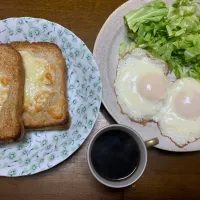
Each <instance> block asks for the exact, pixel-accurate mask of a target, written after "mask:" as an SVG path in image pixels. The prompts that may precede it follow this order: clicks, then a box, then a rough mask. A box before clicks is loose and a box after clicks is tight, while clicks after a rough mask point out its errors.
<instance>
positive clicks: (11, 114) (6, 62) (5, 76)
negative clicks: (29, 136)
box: [0, 44, 24, 142]
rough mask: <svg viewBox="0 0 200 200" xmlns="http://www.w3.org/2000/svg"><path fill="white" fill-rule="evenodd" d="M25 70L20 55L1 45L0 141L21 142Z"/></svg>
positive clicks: (7, 46)
mask: <svg viewBox="0 0 200 200" xmlns="http://www.w3.org/2000/svg"><path fill="white" fill-rule="evenodd" d="M23 100H24V68H23V65H22V59H21V56H20V54H19V53H18V52H17V51H16V50H15V49H13V48H11V47H10V46H9V45H4V44H0V141H1V142H11V141H15V140H19V139H20V138H21V137H22V136H23V134H24V125H23V119H22V114H23Z"/></svg>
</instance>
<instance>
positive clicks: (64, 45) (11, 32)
mask: <svg viewBox="0 0 200 200" xmlns="http://www.w3.org/2000/svg"><path fill="white" fill-rule="evenodd" d="M24 40H28V41H30V42H53V43H56V44H57V45H58V46H59V47H60V48H61V50H62V53H63V56H64V58H65V60H66V64H67V67H68V74H67V75H68V83H67V86H68V100H69V112H70V116H71V126H70V129H69V130H67V131H27V133H26V136H25V137H24V138H23V140H22V141H21V142H18V143H17V142H16V143H11V144H0V176H25V175H30V174H35V173H38V172H41V171H44V170H47V169H49V168H51V167H53V166H55V165H57V164H58V163H60V162H62V161H64V160H65V159H67V158H68V157H69V156H70V155H71V154H72V153H74V152H75V151H76V150H77V149H78V148H79V147H80V146H81V144H82V143H83V142H84V140H85V139H86V138H87V136H88V135H89V133H90V131H91V129H92V127H93V126H94V123H95V121H96V118H97V115H98V112H99V108H100V104H101V97H102V88H101V87H102V85H101V78H100V74H99V70H98V66H97V64H96V63H95V61H94V59H93V57H92V54H91V52H90V51H89V50H88V48H87V47H86V45H85V44H84V43H83V42H82V41H81V40H80V39H79V38H78V37H77V36H76V35H75V34H74V33H72V32H71V31H69V30H67V29H66V28H64V27H62V26H60V25H59V24H56V23H54V22H50V21H47V20H44V19H36V18H30V17H23V18H9V19H5V20H1V21H0V43H8V42H13V41H24Z"/></svg>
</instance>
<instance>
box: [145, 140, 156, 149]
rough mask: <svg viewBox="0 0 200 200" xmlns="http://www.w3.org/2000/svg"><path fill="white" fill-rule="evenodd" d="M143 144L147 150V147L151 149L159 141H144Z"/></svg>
mask: <svg viewBox="0 0 200 200" xmlns="http://www.w3.org/2000/svg"><path fill="white" fill-rule="evenodd" d="M144 143H145V146H146V147H147V148H148V147H153V146H155V145H157V144H158V143H159V140H158V138H153V139H151V140H147V141H145V142H144Z"/></svg>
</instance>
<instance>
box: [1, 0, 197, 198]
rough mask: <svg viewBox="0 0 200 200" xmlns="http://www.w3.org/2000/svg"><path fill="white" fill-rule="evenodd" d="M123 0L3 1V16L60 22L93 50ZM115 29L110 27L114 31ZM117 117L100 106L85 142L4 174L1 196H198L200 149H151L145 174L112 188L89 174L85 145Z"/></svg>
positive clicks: (2, 17)
mask: <svg viewBox="0 0 200 200" xmlns="http://www.w3.org/2000/svg"><path fill="white" fill-rule="evenodd" d="M124 2H125V1H124V0H38V1H28V0H2V1H1V3H0V18H1V19H4V18H8V17H22V16H31V17H39V18H45V19H48V20H51V21H54V22H57V23H59V24H61V25H63V26H64V27H67V28H68V29H70V30H72V31H73V32H74V33H75V34H76V35H77V36H79V37H80V38H81V39H82V40H83V41H84V42H85V43H86V45H87V46H88V47H89V48H90V49H91V50H92V49H93V45H94V42H95V38H96V36H97V34H98V32H99V30H100V28H101V26H102V25H103V23H104V22H105V20H106V19H107V17H108V16H109V15H110V14H111V13H112V12H113V11H114V10H115V9H116V8H117V7H118V6H120V5H121V4H122V3H124ZM111 31H112V30H111ZM112 123H114V121H113V120H112V118H111V117H110V116H109V114H108V113H107V111H106V110H105V108H104V107H103V106H102V107H101V112H100V114H99V117H98V120H97V122H96V124H95V127H94V129H93V131H92V133H91V134H90V136H89V137H88V139H87V140H86V142H85V143H84V144H83V145H82V147H81V148H80V149H79V150H78V151H77V152H76V153H75V154H73V156H71V157H70V158H69V159H68V160H66V161H64V162H63V163H61V164H59V165H58V166H56V167H54V168H53V169H50V170H49V171H45V172H42V173H39V174H36V175H33V176H29V177H20V178H6V177H0V199H1V200H13V199H17V200H27V199H28V200H33V199H38V200H39V199H43V200H47V199H48V200H51V199H52V200H62V199H68V200H71V199H72V200H78V199H81V200H84V199H87V200H88V199H92V200H109V199H110V200H111V199H114V200H118V199H119V200H122V199H126V200H128V199H151V200H154V199H168V200H169V199H178V198H179V197H180V198H181V197H183V198H186V199H187V198H189V199H199V198H200V190H199V189H200V152H194V153H172V152H165V151H161V150H158V149H155V148H152V149H149V150H148V164H147V168H146V170H145V172H144V174H143V176H142V177H141V178H140V179H139V180H138V181H137V182H136V183H135V185H132V186H130V187H128V188H125V189H111V188H107V187H105V186H103V185H101V184H100V183H98V182H97V181H96V180H95V178H94V177H93V176H92V175H91V173H90V171H89V169H88V166H87V162H86V150H87V145H88V142H89V141H90V139H91V137H92V135H94V133H95V132H96V131H97V130H98V129H99V128H101V127H103V126H105V125H108V124H112Z"/></svg>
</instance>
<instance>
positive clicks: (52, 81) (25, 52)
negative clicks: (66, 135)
mask: <svg viewBox="0 0 200 200" xmlns="http://www.w3.org/2000/svg"><path fill="white" fill-rule="evenodd" d="M10 45H11V46H12V47H13V48H15V49H16V50H17V51H19V53H20V54H21V56H22V60H23V65H24V68H25V98H24V114H23V119H24V124H25V127H26V128H29V129H54V128H57V127H58V128H66V127H67V126H68V125H69V114H68V102H67V97H66V70H67V69H66V64H65V60H64V58H63V56H62V52H61V50H60V49H59V47H58V46H57V45H55V44H52V43H45V42H38V43H29V42H13V43H11V44H10Z"/></svg>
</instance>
